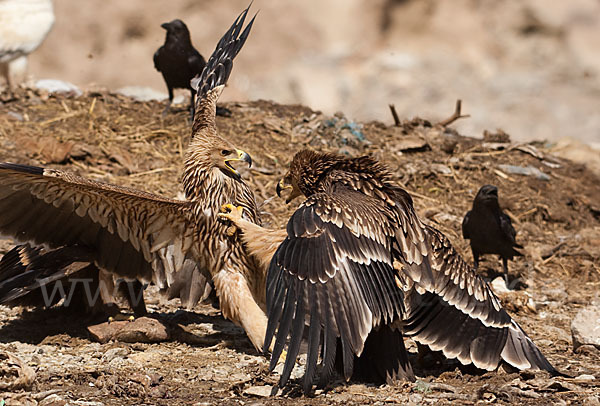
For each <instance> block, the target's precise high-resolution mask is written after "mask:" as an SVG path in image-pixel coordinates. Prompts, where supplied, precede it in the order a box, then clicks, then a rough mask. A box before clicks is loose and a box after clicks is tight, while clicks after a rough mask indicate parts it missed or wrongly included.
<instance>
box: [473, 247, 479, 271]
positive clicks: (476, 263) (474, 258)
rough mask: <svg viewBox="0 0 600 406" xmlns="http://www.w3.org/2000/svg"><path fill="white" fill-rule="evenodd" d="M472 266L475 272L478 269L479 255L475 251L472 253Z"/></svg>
mask: <svg viewBox="0 0 600 406" xmlns="http://www.w3.org/2000/svg"><path fill="white" fill-rule="evenodd" d="M473 265H474V267H475V270H477V268H479V253H478V252H476V251H473Z"/></svg>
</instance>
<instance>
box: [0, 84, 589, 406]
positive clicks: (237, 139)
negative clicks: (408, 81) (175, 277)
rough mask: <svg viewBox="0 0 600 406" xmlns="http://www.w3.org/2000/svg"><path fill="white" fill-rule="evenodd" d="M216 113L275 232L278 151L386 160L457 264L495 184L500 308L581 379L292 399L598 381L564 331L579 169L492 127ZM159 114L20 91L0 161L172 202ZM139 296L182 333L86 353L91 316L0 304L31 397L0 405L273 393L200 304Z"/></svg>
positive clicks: (453, 373) (580, 223) (487, 270)
mask: <svg viewBox="0 0 600 406" xmlns="http://www.w3.org/2000/svg"><path fill="white" fill-rule="evenodd" d="M226 107H227V108H229V109H230V110H231V111H232V113H233V114H232V116H231V117H228V118H223V117H218V119H217V124H218V127H219V131H220V133H221V135H223V136H224V137H226V138H228V139H230V140H231V141H233V142H234V143H235V144H236V145H238V146H239V147H241V148H243V149H244V150H245V151H246V152H248V153H249V154H250V155H251V156H252V158H253V160H254V162H255V165H254V166H253V167H252V168H251V169H250V170H248V171H246V172H244V174H243V176H244V178H245V179H246V180H247V181H248V182H249V183H250V184H251V185H252V186H253V187H254V189H255V191H256V194H257V199H258V200H259V202H260V201H262V202H263V204H262V211H263V212H264V213H265V214H264V218H265V219H266V221H267V222H268V223H270V225H271V226H277V227H280V226H282V225H283V224H284V223H285V222H286V221H287V218H288V217H289V215H290V214H291V212H292V211H293V209H294V207H295V205H294V204H291V205H289V206H286V205H284V204H283V202H282V201H281V200H279V199H277V198H275V199H272V197H273V195H274V191H275V185H276V183H277V181H278V180H279V178H280V176H281V175H282V174H283V173H284V172H285V171H286V170H287V164H288V162H289V161H290V160H291V158H292V155H293V153H294V152H295V151H298V150H299V149H301V148H303V147H310V148H314V149H320V150H327V151H334V152H338V153H342V154H348V155H352V156H355V155H360V154H372V155H373V156H375V157H376V158H377V159H380V160H382V161H383V162H385V163H386V164H387V165H388V166H389V167H390V169H391V170H392V172H393V173H394V176H395V179H396V181H398V182H399V183H400V184H402V185H403V186H404V187H405V188H406V189H407V190H408V191H409V192H410V193H411V195H412V196H413V199H414V202H415V206H416V209H417V212H418V214H419V215H420V216H421V218H423V219H425V220H426V221H428V222H430V223H431V224H432V225H434V226H435V227H437V228H439V229H441V230H442V231H443V232H444V233H446V234H447V235H448V236H449V237H450V239H451V240H452V242H453V243H454V244H455V246H456V248H457V249H458V250H459V252H461V253H463V254H464V256H465V258H467V259H468V260H469V261H471V255H470V251H469V249H468V244H467V242H466V241H464V240H463V239H462V236H461V234H460V224H461V221H462V218H463V216H464V214H465V213H466V211H467V210H468V209H469V208H470V206H471V203H472V199H473V197H474V195H475V193H476V192H477V190H478V189H479V187H480V186H481V185H483V184H486V183H490V184H494V185H496V186H498V188H499V194H500V199H501V205H503V207H504V208H505V210H506V211H507V212H508V213H509V214H510V216H511V217H512V219H513V222H514V224H515V228H516V229H517V231H518V235H517V240H518V241H519V242H520V243H521V244H523V245H524V246H525V247H526V248H525V253H526V256H525V257H523V258H518V259H516V260H515V261H514V262H513V263H511V267H510V273H511V276H512V277H513V279H514V280H515V281H516V282H515V283H514V287H515V288H516V290H515V291H513V292H510V293H507V294H505V295H503V296H502V298H503V300H504V302H505V304H506V305H507V307H508V308H509V310H510V311H511V313H512V315H513V316H514V317H515V318H516V319H517V320H518V322H519V323H520V324H521V325H523V327H524V328H525V329H526V331H528V333H529V334H530V335H531V337H532V338H533V339H534V340H535V341H536V343H538V345H539V346H540V347H541V349H542V351H543V352H544V353H545V354H546V355H547V357H548V358H549V360H550V361H551V362H552V363H553V364H554V365H555V366H556V367H557V368H558V369H559V370H561V371H563V372H565V373H568V374H570V375H574V376H580V375H583V377H581V378H580V379H578V380H574V379H566V378H550V377H549V376H548V375H547V374H544V373H538V374H531V373H527V372H522V373H514V372H503V371H499V372H492V373H481V372H478V371H475V370H473V369H469V368H463V367H459V365H458V364H457V363H456V362H453V361H447V362H443V363H440V362H439V361H438V360H437V358H435V357H430V358H428V359H426V360H425V361H430V362H429V364H428V365H425V366H423V365H421V366H418V367H417V368H416V371H417V375H418V376H419V381H418V382H417V383H416V384H414V385H413V384H403V383H400V384H398V385H396V386H392V387H389V386H385V387H381V388H374V387H367V386H365V385H361V384H348V385H342V384H340V385H338V386H336V387H335V389H333V390H330V391H327V392H325V393H321V394H319V395H317V397H316V398H314V399H306V402H307V403H314V404H320V403H322V402H345V403H348V404H363V403H367V402H368V403H372V402H376V401H382V402H393V401H395V402H406V401H408V400H412V401H414V402H421V401H431V402H433V401H442V402H450V401H452V400H460V401H462V402H466V403H476V402H478V401H488V402H491V401H494V400H496V399H499V400H501V401H505V402H518V403H534V402H536V403H537V402H539V400H540V398H541V397H544V398H545V399H546V398H547V399H549V400H548V401H553V402H557V401H559V400H563V401H567V402H569V401H574V400H575V401H577V402H579V401H582V400H583V399H588V398H589V399H592V397H593V396H597V395H594V385H596V383H594V382H593V381H590V380H589V379H591V378H589V376H587V377H586V375H594V376H595V377H596V378H598V377H600V367H599V365H600V364H599V362H600V353H599V352H598V350H596V349H595V348H593V347H591V348H587V347H586V346H584V347H582V349H580V350H579V352H578V353H574V352H573V351H572V342H571V334H570V322H571V319H572V318H573V317H574V315H575V313H576V312H577V310H579V309H580V308H581V307H582V306H583V305H585V304H587V303H589V302H590V301H591V300H592V299H593V298H594V297H596V296H597V294H598V293H597V292H598V285H600V265H599V263H598V258H599V257H600V204H599V203H598V202H600V188H598V184H600V183H599V179H598V178H597V177H596V176H595V175H593V174H592V173H591V172H590V171H588V170H587V169H586V168H585V167H583V166H581V165H576V164H573V163H571V162H569V161H567V160H565V159H560V158H557V157H554V156H552V155H551V154H550V153H549V152H548V151H546V150H545V149H544V146H543V145H537V144H535V143H530V144H515V143H511V142H510V140H509V137H508V135H506V134H504V133H503V132H501V131H499V132H497V133H495V134H487V135H486V137H485V138H484V139H483V140H478V139H472V138H467V137H463V136H461V135H460V134H458V133H457V132H456V131H454V130H453V129H452V128H451V127H452V125H450V126H446V127H444V126H443V125H441V124H435V123H431V122H429V121H427V120H424V119H419V118H415V119H412V120H406V121H402V122H400V123H399V125H397V126H386V125H384V124H381V123H379V122H368V123H357V122H353V121H350V120H348V119H347V118H345V117H344V116H343V115H341V114H337V115H335V116H325V115H323V114H321V113H319V112H315V111H312V110H311V109H309V108H306V107H303V106H294V105H288V106H285V105H278V104H275V103H271V102H266V101H257V102H249V103H228V104H226ZM448 107H449V108H448V113H450V112H451V107H452V106H448ZM163 108H164V105H163V104H161V103H158V102H136V101H133V100H131V99H128V98H126V97H124V96H118V95H113V94H109V93H88V94H86V95H84V96H82V97H78V98H69V97H66V96H64V97H63V96H49V95H47V94H41V93H39V92H36V91H32V90H21V91H19V93H18V94H17V100H15V101H13V102H10V103H6V104H4V105H2V106H0V151H1V152H0V161H10V162H18V163H28V164H33V165H38V166H39V165H43V166H48V167H53V168H60V169H65V170H69V171H72V172H75V173H78V174H80V175H83V176H87V177H89V178H94V179H97V180H102V181H106V182H111V183H116V184H119V185H127V186H132V187H136V188H140V189H143V190H147V191H150V192H154V193H158V194H162V195H165V196H170V197H173V196H176V195H177V194H178V192H179V191H180V186H179V180H180V174H181V171H182V162H183V159H182V157H183V153H184V151H185V148H186V145H187V142H188V139H189V135H190V125H189V123H188V121H187V118H188V113H187V111H186V110H183V109H182V110H181V111H176V112H175V113H173V114H169V115H167V116H165V117H163V116H162V115H161V113H162V110H163ZM439 115H440V116H443V115H444V112H440V113H439ZM521 173H523V174H521ZM4 247H5V249H6V248H8V247H10V242H6V243H5V244H4ZM481 271H482V272H483V273H484V275H486V276H487V277H490V278H491V277H493V276H495V275H496V274H497V273H499V272H500V271H501V266H500V264H499V262H497V261H496V260H495V259H493V258H491V257H490V258H488V260H487V261H486V262H484V263H483V264H482V267H481ZM148 296H149V298H148V301H147V302H148V307H149V309H151V310H152V311H154V312H155V313H160V315H161V316H160V317H163V318H164V319H168V320H169V322H172V323H175V324H179V325H181V326H184V327H185V329H186V331H188V332H189V333H190V334H187V335H184V336H182V337H179V338H178V340H177V341H172V342H167V343H162V344H124V343H108V344H98V343H93V342H91V341H90V340H89V338H88V337H87V334H86V331H85V325H86V323H88V324H89V322H90V320H87V319H84V318H82V317H81V318H73V317H69V316H68V315H67V314H65V312H64V311H61V310H56V309H52V310H46V311H34V312H28V311H25V312H24V313H23V314H20V312H19V311H18V310H15V309H8V308H5V307H0V314H2V317H1V320H2V321H1V322H0V341H1V342H2V344H0V350H5V351H10V352H13V353H15V354H17V355H18V356H19V357H20V358H21V359H23V361H24V362H25V363H26V364H28V365H29V366H30V367H33V368H34V369H35V370H36V374H37V376H36V380H35V383H34V386H33V388H32V389H31V390H30V391H28V392H15V393H4V394H0V399H1V398H4V399H7V402H8V401H9V400H12V401H13V403H14V402H16V401H21V402H23V403H25V402H31V404H35V403H36V402H42V403H43V402H50V400H56V401H57V402H60V401H62V402H63V403H56V404H64V402H67V401H73V400H85V401H94V402H100V403H103V404H131V403H142V402H146V403H158V402H165V401H166V402H168V403H169V404H189V403H190V402H198V401H201V400H202V401H208V402H213V401H216V400H218V399H225V400H227V399H229V401H230V402H231V401H233V398H238V399H239V400H242V401H251V400H252V399H254V398H255V397H256V396H262V394H265V393H267V392H268V391H267V390H266V389H264V387H267V389H268V387H270V386H272V385H274V384H275V382H276V378H277V377H276V376H275V375H273V374H271V375H269V374H267V373H266V365H267V364H266V362H265V360H264V358H263V357H261V356H258V355H257V354H256V353H254V352H253V350H252V348H251V346H250V344H249V343H248V342H247V339H246V338H245V336H244V334H243V332H242V331H240V330H239V329H238V328H236V327H234V326H232V325H231V323H229V322H226V321H224V320H223V319H222V318H221V317H220V316H219V313H218V312H217V311H215V310H214V309H212V308H210V307H201V306H200V307H198V308H197V309H195V311H194V313H188V312H184V311H181V310H179V307H178V303H177V302H176V301H171V302H162V301H160V300H159V299H158V296H157V295H156V294H154V293H152V292H151V293H150V294H149V295H148ZM410 348H411V350H412V351H414V346H411V347H410ZM426 364H427V363H426ZM142 371H143V372H142ZM596 389H597V388H596ZM295 393H296V391H292V393H291V394H290V395H294V394H295ZM50 398H52V399H50ZM162 399H166V400H162ZM550 399H551V400H550ZM273 402H277V403H286V402H288V400H286V399H285V398H280V399H278V400H274V401H273ZM289 402H292V400H289ZM7 404H11V403H10V402H8V403H7Z"/></svg>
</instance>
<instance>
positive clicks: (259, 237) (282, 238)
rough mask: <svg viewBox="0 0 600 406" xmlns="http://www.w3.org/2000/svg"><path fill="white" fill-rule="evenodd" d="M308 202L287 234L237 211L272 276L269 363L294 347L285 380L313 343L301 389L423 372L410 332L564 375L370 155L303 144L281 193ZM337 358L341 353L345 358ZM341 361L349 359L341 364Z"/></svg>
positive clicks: (471, 353) (451, 350) (494, 361)
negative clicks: (415, 362) (411, 357)
mask: <svg viewBox="0 0 600 406" xmlns="http://www.w3.org/2000/svg"><path fill="white" fill-rule="evenodd" d="M283 189H290V194H289V195H288V199H287V201H288V202H289V201H290V200H291V199H293V198H295V197H297V196H300V195H304V196H305V198H306V200H305V201H304V202H303V203H302V204H301V205H300V207H299V208H298V209H297V210H296V211H295V212H294V214H293V215H292V217H291V218H290V220H289V222H288V224H287V228H286V230H283V233H282V231H281V230H271V231H269V230H265V229H262V228H261V227H259V226H258V225H256V224H251V223H249V222H248V221H247V220H244V219H243V218H241V217H240V214H241V213H242V212H243V209H241V208H234V207H231V206H230V207H229V209H230V212H228V213H222V214H221V215H220V216H221V217H223V218H227V219H229V220H231V221H233V222H234V224H235V226H236V227H237V228H238V229H239V230H240V232H241V233H242V239H243V240H244V241H245V242H246V244H247V246H248V248H249V250H250V251H251V252H253V253H254V255H256V256H257V257H259V259H260V260H261V262H262V263H263V264H266V263H269V269H268V274H267V288H266V290H267V315H268V325H267V332H266V337H265V344H264V348H269V347H270V345H271V342H272V341H273V338H274V339H275V342H274V346H273V352H272V355H271V369H273V368H274V367H275V365H276V364H277V361H278V360H279V357H280V355H281V353H282V350H283V348H284V347H285V345H286V343H287V357H286V360H285V365H284V369H283V372H282V375H281V379H280V385H281V386H282V385H285V384H286V382H287V381H288V379H289V377H290V372H291V370H292V367H293V365H294V362H295V359H296V357H297V356H298V353H299V349H300V343H301V340H302V339H303V337H304V336H305V330H306V329H307V333H306V337H307V341H308V347H307V348H308V349H307V361H306V371H305V376H304V390H305V391H307V392H308V391H310V389H311V388H312V386H313V384H314V383H315V377H316V373H317V371H318V370H320V375H321V377H320V380H319V384H320V385H323V384H325V383H327V382H328V381H329V380H330V377H331V374H332V372H333V371H334V369H335V368H340V367H341V368H342V371H343V375H344V377H345V378H346V380H348V379H350V378H351V377H352V375H353V373H354V374H356V375H357V376H359V377H363V378H364V379H367V380H372V381H385V380H387V381H391V380H393V379H394V378H396V377H404V378H406V379H409V380H414V375H413V372H412V368H411V366H410V363H409V361H408V357H407V352H406V349H405V347H404V341H403V336H408V337H412V338H413V339H414V340H415V341H417V342H418V343H421V344H424V345H427V346H429V347H430V348H431V349H432V350H441V351H443V353H444V354H445V356H446V357H448V358H457V359H458V360H459V361H460V362H461V363H463V364H471V363H472V364H474V365H475V366H477V367H478V368H482V369H486V370H493V369H495V368H496V367H497V366H498V364H499V363H500V361H505V362H507V363H509V364H510V365H513V366H514V367H517V368H519V369H526V368H531V369H543V370H547V371H550V372H553V373H555V372H556V370H555V369H554V368H553V367H552V365H550V363H549V362H548V361H547V360H546V358H545V357H544V356H543V355H542V353H541V352H540V350H539V349H538V348H537V347H536V345H535V344H534V343H533V342H532V341H531V339H530V338H529V337H528V336H527V334H526V333H525V332H524V331H523V330H522V329H521V327H520V326H519V325H518V324H517V323H516V322H515V321H514V320H512V319H511V317H510V316H509V315H508V314H507V313H506V311H505V310H504V309H503V308H502V306H501V305H500V303H499V301H498V299H497V298H496V296H495V295H494V293H493V292H492V290H491V289H490V287H489V286H488V284H487V283H486V282H485V281H484V280H483V279H481V278H480V277H479V276H477V275H476V274H475V272H474V270H473V269H472V268H471V267H469V266H468V265H467V264H466V262H465V261H464V260H463V259H462V258H461V257H460V255H458V254H457V252H456V251H455V250H454V248H453V247H452V245H451V244H450V241H449V240H448V239H447V238H446V237H445V236H444V235H443V234H442V233H441V232H439V231H438V230H436V229H434V228H433V227H430V226H427V225H425V224H424V223H422V222H421V220H420V219H419V218H418V217H417V215H416V213H415V210H414V208H413V203H412V199H411V197H410V195H409V194H408V193H407V192H406V191H405V190H403V189H402V188H401V187H399V186H398V185H397V184H395V183H394V182H393V181H392V180H391V176H390V174H389V172H388V171H387V170H386V169H385V167H384V166H383V165H381V164H380V163H378V162H377V161H375V160H374V159H373V158H370V157H366V156H364V157H359V158H346V157H343V156H339V155H334V154H326V153H318V152H313V151H310V150H304V151H301V152H298V153H297V154H296V155H295V156H294V158H293V160H292V162H291V165H290V169H289V171H288V173H287V174H286V175H285V177H284V178H283V179H282V180H281V181H280V183H279V184H278V188H277V192H278V194H280V192H281V191H282V190H283ZM336 358H337V360H336ZM340 360H341V364H340V363H339V361H340Z"/></svg>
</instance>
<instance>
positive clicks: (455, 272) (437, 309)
mask: <svg viewBox="0 0 600 406" xmlns="http://www.w3.org/2000/svg"><path fill="white" fill-rule="evenodd" d="M425 231H426V235H427V239H426V241H425V242H424V248H427V255H426V257H425V260H426V261H428V262H429V263H430V265H431V269H432V273H433V280H434V284H433V285H431V286H424V285H423V284H419V283H416V282H415V281H413V280H411V279H410V277H409V276H408V275H407V273H406V272H404V273H403V275H402V278H401V279H402V281H403V284H404V289H405V290H406V293H405V311H406V314H405V319H404V329H403V331H404V333H405V334H406V335H407V336H410V337H412V338H413V339H414V340H416V341H417V342H419V343H421V344H426V345H428V346H429V347H430V348H431V349H433V350H436V351H437V350H441V351H442V352H443V353H444V355H445V356H446V357H448V358H457V359H458V360H459V361H460V362H461V363H463V364H470V363H473V364H474V365H475V366H476V367H478V368H482V369H486V370H493V369H495V368H496V367H497V366H498V363H499V362H500V360H501V359H503V360H505V361H506V362H508V363H509V364H511V365H513V366H515V367H517V368H520V369H526V368H537V369H544V370H547V371H551V372H555V371H556V370H555V369H554V368H553V367H552V366H551V365H550V363H549V362H548V361H547V360H546V358H544V356H543V355H542V353H541V352H540V350H539V349H538V348H537V347H536V346H535V344H534V343H533V341H531V339H530V338H529V337H528V336H527V334H526V333H525V332H524V331H523V330H522V329H521V327H520V326H519V325H518V324H517V323H516V322H515V321H514V320H512V319H511V317H510V316H509V315H508V313H506V311H505V310H504V309H503V308H502V305H501V304H500V302H499V301H498V298H497V297H496V295H495V294H494V293H493V292H492V290H491V289H490V287H489V285H488V284H487V283H486V282H485V281H484V280H483V279H482V278H481V277H480V276H479V275H477V274H476V273H475V271H474V270H473V269H472V268H471V267H470V266H469V265H468V264H467V263H466V262H465V261H464V260H463V259H462V257H461V256H460V255H459V254H458V253H457V252H456V251H455V250H454V248H453V247H452V244H451V243H450V241H449V240H448V238H447V237H446V236H445V235H443V234H442V233H441V232H439V231H438V230H436V229H434V228H432V227H426V228H425ZM401 268H402V270H404V266H402V267H401Z"/></svg>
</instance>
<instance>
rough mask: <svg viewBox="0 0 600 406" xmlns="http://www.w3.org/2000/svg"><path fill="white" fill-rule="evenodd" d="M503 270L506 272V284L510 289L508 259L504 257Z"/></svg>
mask: <svg viewBox="0 0 600 406" xmlns="http://www.w3.org/2000/svg"><path fill="white" fill-rule="evenodd" d="M502 269H503V270H504V283H506V287H507V288H508V259H507V258H504V257H502Z"/></svg>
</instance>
